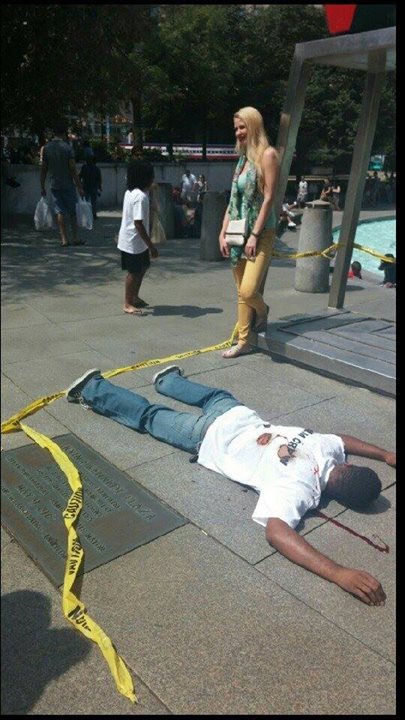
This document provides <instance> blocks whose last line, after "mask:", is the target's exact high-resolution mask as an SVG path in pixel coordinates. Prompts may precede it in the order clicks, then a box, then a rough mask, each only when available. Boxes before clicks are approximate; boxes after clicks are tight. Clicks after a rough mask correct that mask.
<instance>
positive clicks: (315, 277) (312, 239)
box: [295, 200, 333, 293]
mask: <svg viewBox="0 0 405 720" xmlns="http://www.w3.org/2000/svg"><path fill="white" fill-rule="evenodd" d="M332 242H333V240H332V208H331V205H330V203H328V202H324V201H323V200H316V201H314V202H311V203H307V204H306V208H305V210H304V214H303V216H302V223H301V228H300V237H299V240H298V250H297V252H299V253H301V252H308V251H309V250H316V251H318V252H319V251H322V250H326V248H327V247H329V246H330V245H332ZM329 264H330V261H329V260H328V259H327V258H325V257H322V256H315V257H307V258H305V257H304V258H297V260H296V270H295V289H296V290H299V291H301V292H309V293H322V292H329Z"/></svg>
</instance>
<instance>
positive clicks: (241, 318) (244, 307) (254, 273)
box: [232, 229, 276, 345]
mask: <svg viewBox="0 0 405 720" xmlns="http://www.w3.org/2000/svg"><path fill="white" fill-rule="evenodd" d="M275 236H276V231H275V229H272V230H264V231H263V232H262V234H261V235H260V237H259V241H258V243H257V250H256V258H255V260H254V261H252V260H243V259H241V260H239V262H238V264H237V265H236V267H235V268H232V272H233V276H234V278H235V283H236V287H237V290H238V331H239V339H238V345H246V344H247V343H248V338H249V332H250V328H251V325H252V321H253V315H254V312H255V311H256V317H257V318H259V317H264V316H265V315H266V303H265V302H264V300H263V298H262V296H261V294H260V292H259V287H260V283H261V281H262V279H263V277H264V273H265V272H266V270H267V268H268V266H269V265H270V261H271V256H272V254H273V245H274V239H275Z"/></svg>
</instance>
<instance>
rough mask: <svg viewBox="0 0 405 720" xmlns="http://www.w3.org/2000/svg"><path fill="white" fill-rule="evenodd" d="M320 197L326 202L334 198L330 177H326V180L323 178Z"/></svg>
mask: <svg viewBox="0 0 405 720" xmlns="http://www.w3.org/2000/svg"><path fill="white" fill-rule="evenodd" d="M319 199H320V200H324V201H325V202H330V201H331V200H332V185H331V182H330V180H329V178H325V180H323V184H322V189H321V196H320V198H319Z"/></svg>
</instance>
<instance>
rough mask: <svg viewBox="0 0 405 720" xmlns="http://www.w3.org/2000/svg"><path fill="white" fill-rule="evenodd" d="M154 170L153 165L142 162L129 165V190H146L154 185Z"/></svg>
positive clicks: (133, 162)
mask: <svg viewBox="0 0 405 720" xmlns="http://www.w3.org/2000/svg"><path fill="white" fill-rule="evenodd" d="M153 178H154V170H153V165H151V163H148V162H142V161H140V160H137V161H132V162H130V163H129V165H128V170H127V187H128V190H134V188H139V190H145V188H148V187H149V185H151V184H152V183H153Z"/></svg>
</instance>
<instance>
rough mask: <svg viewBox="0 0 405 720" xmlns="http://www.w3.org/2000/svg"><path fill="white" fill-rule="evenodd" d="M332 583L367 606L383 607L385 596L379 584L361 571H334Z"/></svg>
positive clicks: (341, 569) (347, 569) (344, 569)
mask: <svg viewBox="0 0 405 720" xmlns="http://www.w3.org/2000/svg"><path fill="white" fill-rule="evenodd" d="M334 582H335V583H336V585H339V587H341V588H342V589H343V590H346V592H349V593H351V594H352V595H355V596H356V597H358V598H360V600H362V602H364V603H366V604H367V605H385V600H386V595H385V592H384V590H383V589H382V587H381V584H380V583H379V582H378V580H376V579H375V578H374V577H373V576H372V575H369V574H368V573H366V572H364V571H363V570H353V569H352V568H344V567H340V568H338V569H337V570H336V575H335V577H334Z"/></svg>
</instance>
